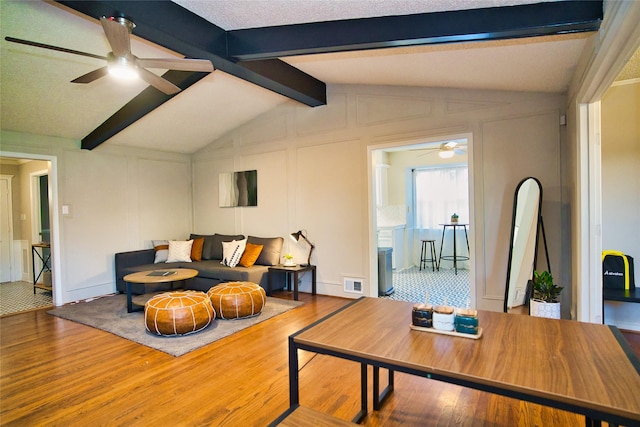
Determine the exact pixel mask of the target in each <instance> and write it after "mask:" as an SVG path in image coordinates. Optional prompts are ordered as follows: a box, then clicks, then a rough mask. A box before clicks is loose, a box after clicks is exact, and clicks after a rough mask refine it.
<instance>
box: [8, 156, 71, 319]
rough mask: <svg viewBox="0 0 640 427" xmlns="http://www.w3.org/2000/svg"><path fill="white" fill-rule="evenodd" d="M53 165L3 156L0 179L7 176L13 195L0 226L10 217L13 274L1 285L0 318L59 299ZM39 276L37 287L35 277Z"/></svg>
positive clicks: (47, 161) (41, 158)
mask: <svg viewBox="0 0 640 427" xmlns="http://www.w3.org/2000/svg"><path fill="white" fill-rule="evenodd" d="M55 163H56V162H55V158H54V157H51V156H34V155H30V154H27V155H24V156H23V155H18V154H12V153H6V152H3V153H1V157H0V164H1V166H2V175H3V176H9V177H10V178H11V179H10V180H3V182H9V184H8V189H9V190H8V192H9V191H10V193H11V194H12V196H11V197H10V202H11V203H6V204H5V203H4V202H3V203H2V218H3V225H4V218H10V219H9V220H8V226H9V229H10V232H9V233H7V234H10V235H11V239H10V244H9V245H8V247H9V248H10V250H9V252H10V259H11V273H10V275H9V277H7V278H5V277H4V276H3V280H2V282H3V283H2V285H0V286H1V288H0V300H1V304H0V315H7V314H13V313H16V312H21V311H26V310H31V309H35V308H40V307H46V306H51V305H53V303H54V301H56V300H57V298H58V299H59V295H60V292H59V289H57V287H56V286H55V284H56V283H60V282H59V280H58V279H56V276H57V277H59V271H56V265H59V260H57V259H56V257H54V256H52V255H55V254H56V253H57V252H56V247H58V245H57V242H58V238H57V236H58V233H57V227H56V226H57V215H56V213H55V210H52V209H51V207H52V206H55V205H56V204H55V199H56V188H57V187H56V185H55V184H56V179H55V175H53V171H55ZM52 177H53V179H52ZM3 188H4V185H3ZM4 193H5V192H4V191H3V196H4ZM3 234H4V233H3ZM3 240H4V239H3ZM34 247H35V251H37V252H38V256H36V254H34V253H33V251H34ZM43 260H46V261H47V262H46V268H44V269H43V267H45V262H44V261H43ZM3 270H4V268H3ZM40 272H42V274H39V276H40V277H39V280H38V286H37V287H35V286H34V276H36V275H38V273H40ZM5 279H7V280H5Z"/></svg>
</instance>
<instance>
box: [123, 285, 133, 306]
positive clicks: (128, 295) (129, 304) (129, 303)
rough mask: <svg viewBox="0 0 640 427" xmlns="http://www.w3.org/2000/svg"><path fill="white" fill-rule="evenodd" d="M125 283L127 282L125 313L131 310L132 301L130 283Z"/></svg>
mask: <svg viewBox="0 0 640 427" xmlns="http://www.w3.org/2000/svg"><path fill="white" fill-rule="evenodd" d="M125 283H126V284H127V313H131V312H132V311H133V303H132V302H131V283H130V282H125Z"/></svg>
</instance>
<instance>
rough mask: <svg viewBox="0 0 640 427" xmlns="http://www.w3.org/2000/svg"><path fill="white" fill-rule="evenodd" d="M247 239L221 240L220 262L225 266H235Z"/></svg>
mask: <svg viewBox="0 0 640 427" xmlns="http://www.w3.org/2000/svg"><path fill="white" fill-rule="evenodd" d="M246 245H247V239H243V240H232V241H230V242H222V262H221V264H224V265H226V266H227V267H235V266H236V265H238V263H239V262H240V258H242V254H243V253H244V248H245V247H246Z"/></svg>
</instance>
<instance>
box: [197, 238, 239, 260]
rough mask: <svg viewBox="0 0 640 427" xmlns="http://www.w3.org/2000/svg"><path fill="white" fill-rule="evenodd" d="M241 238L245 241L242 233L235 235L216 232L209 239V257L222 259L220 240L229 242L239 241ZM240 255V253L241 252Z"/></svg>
mask: <svg viewBox="0 0 640 427" xmlns="http://www.w3.org/2000/svg"><path fill="white" fill-rule="evenodd" d="M243 239H244V240H245V241H246V239H245V237H244V236H243V235H242V234H238V235H236V236H233V235H227V234H218V233H216V234H214V235H213V238H212V240H211V254H210V256H211V257H210V258H209V259H224V253H223V248H222V242H231V241H233V240H235V241H236V242H239V241H240V240H243ZM243 250H244V249H243ZM240 255H242V253H241V254H240ZM203 257H204V255H203ZM205 259H206V258H205Z"/></svg>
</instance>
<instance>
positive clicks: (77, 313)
mask: <svg viewBox="0 0 640 427" xmlns="http://www.w3.org/2000/svg"><path fill="white" fill-rule="evenodd" d="M302 304H304V303H303V302H301V301H292V300H283V299H278V298H272V297H267V303H266V304H265V306H264V307H263V309H262V313H260V314H259V315H258V316H255V317H249V318H245V319H236V320H220V319H216V320H214V321H213V323H212V324H211V325H209V326H208V327H207V328H206V329H204V330H202V331H200V332H197V333H195V334H191V335H185V336H181V337H161V336H157V335H154V334H151V333H149V332H147V330H146V329H145V326H144V313H143V312H142V311H137V312H133V313H127V297H126V295H124V294H119V295H112V296H106V297H102V298H98V299H95V300H92V301H89V302H80V303H77V304H71V305H65V306H62V307H58V308H55V309H53V310H50V311H47V313H48V314H51V315H53V316H57V317H61V318H63V319H67V320H72V321H74V322H78V323H82V324H84V325H89V326H93V327H94V328H97V329H102V330H103V331H107V332H111V333H112V334H115V335H118V336H120V337H123V338H126V339H128V340H131V341H135V342H137V343H139V344H142V345H146V346H147V347H151V348H154V349H156V350H160V351H162V352H165V353H168V354H170V355H172V356H181V355H183V354H186V353H188V352H190V351H193V350H195V349H197V348H200V347H202V346H205V345H207V344H210V343H212V342H214V341H216V340H219V339H221V338H224V337H226V336H229V335H231V334H233V333H235V332H238V331H241V330H243V329H245V328H248V327H249V326H253V325H255V324H257V323H260V322H262V321H264V320H267V319H270V318H272V317H274V316H277V315H278V314H282V313H284V312H285V311H288V310H291V309H292V308H296V307H299V306H301V305H302Z"/></svg>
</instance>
